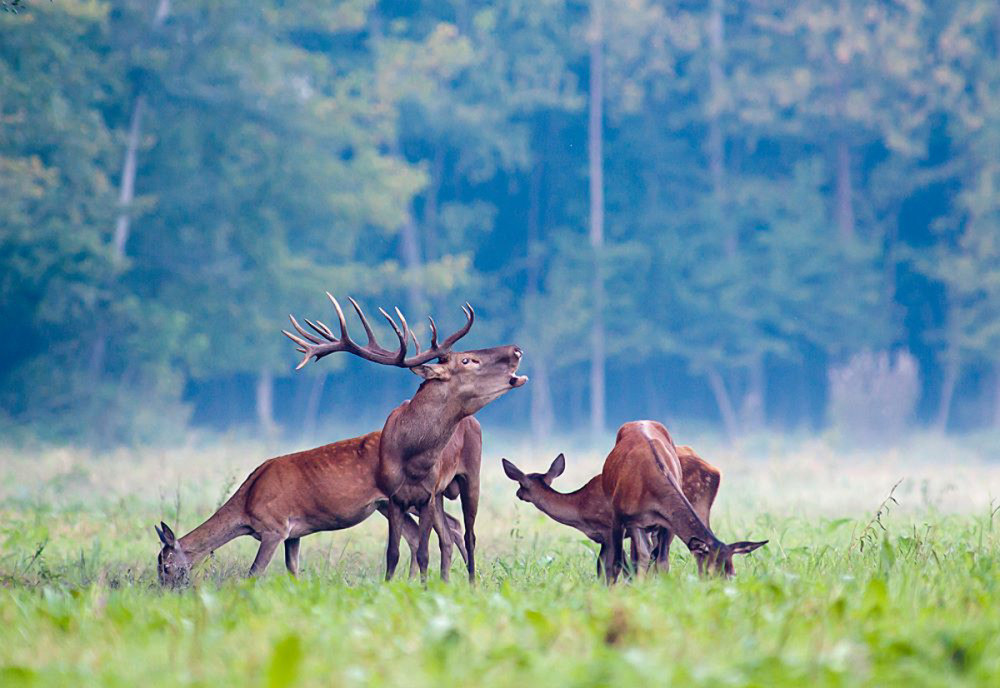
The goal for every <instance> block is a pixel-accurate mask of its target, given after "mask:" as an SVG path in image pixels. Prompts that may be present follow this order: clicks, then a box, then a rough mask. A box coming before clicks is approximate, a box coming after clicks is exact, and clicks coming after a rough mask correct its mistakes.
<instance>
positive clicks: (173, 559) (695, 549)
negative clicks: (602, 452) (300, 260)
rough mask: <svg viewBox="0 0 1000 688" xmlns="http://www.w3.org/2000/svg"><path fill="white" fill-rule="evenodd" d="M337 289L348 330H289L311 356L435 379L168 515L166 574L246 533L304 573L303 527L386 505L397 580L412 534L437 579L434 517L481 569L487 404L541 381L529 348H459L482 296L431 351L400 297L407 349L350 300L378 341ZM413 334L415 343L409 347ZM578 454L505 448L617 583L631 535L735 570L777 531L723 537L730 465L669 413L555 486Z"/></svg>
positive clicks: (526, 482)
mask: <svg viewBox="0 0 1000 688" xmlns="http://www.w3.org/2000/svg"><path fill="white" fill-rule="evenodd" d="M327 296H328V297H329V298H330V301H331V302H332V303H333V307H334V309H335V310H336V313H337V320H338V321H339V325H340V335H339V336H337V335H335V334H334V333H333V331H332V330H331V329H330V328H329V327H327V326H326V325H324V324H323V323H322V322H321V321H316V322H313V321H310V320H308V319H307V320H306V321H305V322H306V324H307V325H308V326H309V328H310V329H308V330H307V329H306V328H304V327H302V326H301V325H300V324H299V323H298V321H296V320H295V318H294V317H291V316H290V317H291V322H292V326H293V327H294V329H295V333H292V332H288V331H284V330H283V333H284V334H285V335H286V336H287V337H288V338H289V339H291V340H292V341H293V342H295V344H296V345H297V350H298V351H299V352H300V353H302V354H304V356H303V358H302V361H301V362H300V363H299V364H298V366H297V369H299V368H302V367H303V366H304V365H306V363H308V362H309V360H310V359H316V360H319V359H321V358H323V357H324V356H328V355H330V354H332V353H335V352H338V351H346V352H348V353H351V354H354V355H355V356H359V357H361V358H363V359H365V360H368V361H371V362H373V363H379V364H382V365H391V366H397V367H400V368H409V369H410V370H411V371H412V372H414V373H415V374H417V375H419V376H420V377H421V378H423V382H422V383H421V384H420V387H419V388H418V389H417V392H416V394H414V395H413V398H412V399H409V400H407V401H404V402H403V403H402V404H400V405H399V406H398V407H397V408H396V409H394V410H393V411H392V413H390V414H389V418H388V419H387V420H386V422H385V426H384V427H383V428H382V431H381V432H373V433H369V434H367V435H364V436H362V437H356V438H353V439H348V440H344V441H341V442H335V443H333V444H328V445H325V446H322V447H318V448H316V449H310V450H308V451H303V452H298V453H296V454H289V455H287V456H279V457H277V458H274V459H270V460H268V461H265V462H264V463H263V464H261V465H260V466H258V467H257V468H256V469H255V470H254V471H253V472H252V473H251V474H250V475H249V477H247V479H246V480H245V481H243V484H242V485H240V487H239V488H238V489H237V490H236V492H235V493H234V494H233V496H232V497H230V498H229V500H228V501H227V502H226V503H225V504H223V505H222V506H221V507H220V508H219V510H218V511H216V512H215V514H213V515H212V516H211V517H210V518H209V519H208V520H207V521H205V522H204V523H202V524H201V525H200V526H198V527H197V528H195V529H194V530H192V531H191V532H190V533H188V534H187V535H185V536H184V537H181V538H177V537H176V536H175V535H174V532H173V531H172V530H171V529H170V527H169V526H167V524H166V523H163V522H161V523H160V526H159V527H157V528H156V533H157V535H158V536H159V538H160V541H161V543H162V549H161V550H160V554H159V557H158V565H157V570H158V573H159V580H160V583H162V584H164V585H171V586H176V585H182V584H185V583H186V582H188V581H189V580H190V573H191V569H192V567H193V566H194V565H196V564H197V563H198V562H199V561H201V560H202V559H203V558H205V557H206V556H207V555H209V554H210V553H211V552H212V551H214V550H215V549H216V548H218V547H221V546H222V545H223V544H225V543H227V542H229V541H230V540H232V539H233V538H236V537H239V536H240V535H251V536H253V537H254V538H255V539H257V540H259V541H260V548H259V549H258V551H257V556H256V557H255V558H254V561H253V564H252V565H251V566H250V575H251V576H252V575H256V574H258V573H261V572H262V571H263V570H264V569H265V568H266V567H267V565H268V563H269V562H270V560H271V557H272V556H273V555H274V551H275V550H276V549H277V547H278V545H279V544H281V543H284V545H285V566H286V567H287V568H288V570H289V572H291V573H292V574H293V575H295V574H297V573H298V567H299V564H298V561H299V540H300V538H302V537H303V536H305V535H309V534H311V533H316V532H320V531H325V530H341V529H343V528H350V527H351V526H353V525H356V524H358V523H360V522H361V521H364V520H365V519H366V518H368V517H369V516H370V515H371V514H372V512H374V511H376V510H377V511H379V512H380V513H382V514H383V515H384V516H385V517H386V519H388V521H389V538H388V545H387V547H386V573H385V576H386V580H388V579H391V578H392V577H393V574H394V573H395V570H396V566H397V564H398V562H399V541H400V538H401V537H405V538H406V541H407V544H408V545H409V547H410V552H411V562H410V575H411V576H412V575H414V572H415V570H419V572H420V577H421V580H424V581H426V578H427V566H428V560H429V552H428V548H429V544H430V532H431V530H432V529H433V530H434V531H435V533H436V534H437V538H438V542H439V544H440V550H441V576H442V578H443V579H445V580H447V579H448V572H449V570H450V568H451V558H452V549H453V547H454V546H455V545H457V546H458V548H459V552H460V553H461V556H462V558H463V559H464V560H465V563H466V566H467V569H468V574H469V580H470V582H475V575H476V535H475V524H476V513H477V511H478V508H479V469H480V463H481V457H482V432H481V430H480V426H479V422H478V421H477V420H476V419H475V418H474V417H473V415H474V414H475V413H476V412H477V411H479V410H480V409H481V408H483V407H484V406H486V405H487V404H489V403H490V402H491V401H494V400H496V399H498V398H500V397H501V396H503V395H504V394H505V393H507V392H508V391H510V390H512V389H515V388H517V387H521V386H522V385H523V384H524V383H525V382H527V380H528V378H527V377H525V376H523V375H518V374H517V369H518V366H519V365H520V363H521V356H522V353H521V349H519V348H518V347H516V346H499V347H494V348H491V349H479V350H475V351H461V352H456V351H452V347H453V346H454V344H455V343H456V342H457V341H458V340H459V339H461V338H462V337H464V336H465V335H466V334H468V332H469V330H470V329H471V328H472V324H473V322H474V320H475V313H474V312H473V310H472V306H470V305H469V304H466V305H465V306H464V307H463V311H464V312H465V316H466V322H465V325H464V326H462V328H461V329H459V330H458V331H456V332H455V333H453V334H452V335H450V336H449V337H447V338H446V339H445V340H444V341H443V342H439V341H438V332H437V326H436V325H435V323H434V320H433V318H429V320H430V330H431V342H430V348H428V349H427V350H421V347H420V343H419V341H418V340H417V336H416V334H415V333H414V332H413V330H411V329H410V328H409V325H408V324H407V322H406V318H404V317H403V314H402V313H401V312H400V311H399V309H398V308H397V309H396V316H397V318H398V319H399V322H398V323H397V321H396V320H395V319H394V318H393V317H392V316H391V315H389V314H388V313H386V312H385V311H384V310H381V309H380V313H381V314H382V315H383V316H384V317H385V319H386V320H387V321H388V322H389V325H390V326H391V327H392V330H393V332H394V333H395V334H396V337H397V338H398V340H399V346H398V348H396V349H395V350H390V349H385V348H383V347H382V346H380V345H379V343H378V341H377V339H376V337H375V334H374V332H373V331H372V327H371V325H370V324H369V322H368V319H367V318H366V317H365V314H364V311H362V309H361V307H360V306H359V305H358V304H357V302H356V301H354V299H350V302H351V305H352V306H353V307H354V310H355V311H356V312H357V315H358V317H359V318H360V321H361V326H362V327H363V328H364V330H365V334H366V335H367V338H368V342H367V344H365V345H359V344H357V343H355V342H354V340H352V339H351V337H350V335H349V334H348V331H347V321H346V319H345V317H344V312H343V310H342V309H341V307H340V304H339V303H338V302H337V300H336V299H335V298H334V297H333V296H331V295H330V294H329V293H328V294H327ZM310 330H311V331H310ZM411 340H412V342H413V347H414V350H415V351H414V353H413V355H408V353H409V343H410V341H411ZM435 359H436V360H435ZM565 465H566V464H565V459H564V457H563V456H562V454H560V455H559V456H558V457H557V458H556V460H555V461H554V462H553V463H552V465H551V466H550V468H549V470H548V471H546V472H545V473H528V474H526V473H523V472H522V471H521V470H519V469H518V468H517V467H516V466H515V465H514V464H512V463H511V462H509V461H507V460H506V459H503V468H504V471H505V472H506V474H507V476H508V477H509V478H511V480H514V481H516V482H517V483H518V489H517V496H518V497H519V498H520V499H522V500H524V501H527V502H531V503H532V504H534V505H535V506H536V507H538V508H539V509H540V510H541V511H543V512H544V513H546V514H548V515H549V516H551V517H552V518H553V519H555V520H556V521H559V522H560V523H564V524H566V525H569V526H573V527H574V528H577V529H579V530H581V531H582V532H583V533H584V534H585V535H586V536H587V537H589V538H590V539H592V540H594V541H595V542H597V543H598V544H599V545H600V554H599V555H598V561H597V570H598V575H602V574H603V575H604V576H605V578H606V580H607V581H608V582H609V583H612V582H614V581H615V580H616V579H617V578H618V576H619V575H620V573H621V571H622V569H623V560H624V555H623V546H624V538H625V536H626V534H627V535H628V537H629V538H630V539H631V541H632V544H631V550H630V561H631V563H632V566H633V570H644V569H645V568H646V567H648V566H649V563H650V560H651V559H652V561H653V562H654V565H655V566H656V567H657V568H661V567H662V568H663V569H666V567H667V566H668V554H669V550H670V542H671V540H672V539H673V537H674V536H675V535H676V536H678V537H680V538H681V540H682V541H683V542H684V543H685V544H686V545H687V547H688V549H689V550H690V551H691V553H692V554H693V555H694V557H695V559H696V561H697V563H698V571H699V572H700V573H719V574H723V575H726V576H730V575H732V573H733V555H734V554H744V553H747V552H751V551H753V550H755V549H757V548H758V547H761V546H762V545H764V544H766V542H767V541H766V540H765V541H763V542H736V543H732V544H725V543H723V542H722V541H720V540H719V539H718V538H717V537H716V536H715V534H714V533H713V532H712V530H711V529H710V528H709V525H708V524H709V512H710V510H711V508H712V503H713V502H714V500H715V495H716V492H717V490H718V487H719V478H720V473H719V471H718V470H717V469H716V468H715V467H713V466H712V465H711V464H709V463H707V462H706V461H704V460H702V459H701V458H699V457H698V456H697V455H696V454H695V453H694V451H692V450H691V449H690V448H689V447H684V446H681V447H678V446H676V445H674V442H673V440H672V439H671V438H670V434H669V433H668V432H667V430H666V428H664V427H663V425H661V424H660V423H657V422H654V421H635V422H631V423H626V424H625V425H623V426H622V427H621V429H620V430H619V431H618V437H617V439H616V441H615V446H614V449H613V450H612V451H611V453H610V454H609V455H608V458H607V460H606V461H605V463H604V470H603V471H602V473H601V474H600V475H598V476H596V477H594V478H593V479H592V480H590V482H588V483H587V484H586V485H584V486H583V487H582V488H580V489H579V490H577V491H576V492H571V493H561V492H557V491H556V490H554V489H553V488H552V486H551V485H552V481H553V480H554V479H555V478H557V477H558V476H559V475H560V474H562V472H563V470H564V469H565ZM445 497H448V498H449V499H460V500H461V506H462V516H463V521H464V523H462V524H459V522H458V520H457V519H455V518H453V517H451V516H449V515H448V514H447V513H446V512H445V510H444V498H445ZM414 515H415V516H416V517H417V520H416V521H414V519H413V516H414ZM463 527H464V532H463Z"/></svg>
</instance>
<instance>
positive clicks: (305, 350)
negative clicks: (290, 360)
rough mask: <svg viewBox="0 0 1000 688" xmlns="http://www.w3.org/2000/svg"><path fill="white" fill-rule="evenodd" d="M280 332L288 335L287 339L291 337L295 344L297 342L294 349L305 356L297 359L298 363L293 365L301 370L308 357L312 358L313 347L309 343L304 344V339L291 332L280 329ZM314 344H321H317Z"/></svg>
mask: <svg viewBox="0 0 1000 688" xmlns="http://www.w3.org/2000/svg"><path fill="white" fill-rule="evenodd" d="M281 334H283V335H285V336H286V337H288V338H289V339H291V340H292V341H293V342H295V343H296V344H298V346H297V347H296V348H295V350H296V351H298V352H299V353H301V354H305V356H303V357H302V360H301V361H299V364H298V365H297V366H295V369H296V370H301V369H302V367H303V366H304V365H305V364H306V363H308V362H309V359H310V358H312V356H313V353H314V352H313V351H312V348H313V347H310V346H309V344H306V342H305V341H304V340H302V339H299V338H298V337H296V336H295V335H294V334H292V333H291V332H289V331H288V330H282V331H281ZM316 346H322V344H317V345H316Z"/></svg>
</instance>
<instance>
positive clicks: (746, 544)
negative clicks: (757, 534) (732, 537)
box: [729, 540, 768, 554]
mask: <svg viewBox="0 0 1000 688" xmlns="http://www.w3.org/2000/svg"><path fill="white" fill-rule="evenodd" d="M767 543H768V540H761V541H760V542H750V541H748V540H744V541H743V542H734V543H733V544H731V545H729V549H731V550H732V551H733V554H749V553H750V552H752V551H754V550H755V549H760V548H761V547H763V546H764V545H766V544H767Z"/></svg>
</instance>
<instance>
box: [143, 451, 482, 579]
mask: <svg viewBox="0 0 1000 688" xmlns="http://www.w3.org/2000/svg"><path fill="white" fill-rule="evenodd" d="M380 434H381V433H378V432H372V433H369V434H367V435H363V436H361V437H354V438H352V439H349V440H343V441H341V442H335V443H333V444H327V445H325V446H322V447H318V448H316V449H310V450H308V451H304V452H298V453H296V454H288V455H287V456H279V457H277V458H274V459H269V460H268V461H265V462H264V463H262V464H261V465H260V466H258V467H257V468H256V469H254V471H253V472H252V473H251V474H250V476H249V477H248V478H247V479H246V480H244V481H243V484H242V485H240V487H239V488H238V489H237V490H236V492H235V493H234V494H233V496H232V497H230V498H229V499H228V500H227V501H226V503H225V504H223V505H222V506H221V507H220V508H219V510H218V511H216V512H215V513H214V514H213V515H212V516H211V517H209V519H208V520H207V521H205V522H204V523H202V524H201V525H200V526H198V527H197V528H195V529H194V530H192V531H191V532H190V533H188V534H187V535H185V536H184V537H182V538H177V537H176V536H175V535H174V532H173V531H172V530H171V529H170V527H169V526H167V524H165V523H162V522H161V523H160V527H157V528H156V534H157V535H159V537H160V541H161V543H162V545H163V548H162V549H161V550H160V554H159V557H158V559H157V572H158V574H159V580H160V583H161V584H163V585H171V586H177V585H182V584H184V583H186V582H187V581H188V580H189V578H190V573H191V568H192V567H193V566H195V565H196V564H197V563H198V562H199V561H201V560H202V559H204V558H205V557H206V556H208V555H209V554H210V553H211V552H213V551H214V550H216V549H218V548H219V547H221V546H222V545H224V544H226V543H227V542H229V541H230V540H232V539H234V538H237V537H239V536H241V535H251V536H253V537H254V538H256V539H257V540H260V548H259V549H258V551H257V556H256V558H255V559H254V561H253V565H252V566H251V567H250V575H251V576H253V575H257V574H259V573H262V572H263V571H264V569H265V568H266V567H267V565H268V563H269V562H270V561H271V557H272V556H273V555H274V551H275V549H277V547H278V545H279V544H280V543H282V542H284V543H285V566H286V567H287V568H288V570H289V572H291V573H292V575H297V574H298V568H299V538H301V537H303V536H305V535H309V534H310V533H316V532H319V531H324V530H340V529H342V528H349V527H351V526H353V525H355V524H357V523H360V522H361V521H363V520H365V519H366V518H368V517H369V516H370V515H371V514H372V512H373V511H375V510H376V509H378V510H379V511H382V512H383V513H384V514H385V513H388V512H387V500H386V497H385V495H384V494H382V492H381V491H380V490H379V489H378V487H377V486H376V485H375V473H376V471H377V468H378V447H379V438H380ZM449 518H450V517H449ZM403 531H404V533H403V534H404V536H405V537H406V541H407V543H408V544H409V545H410V548H411V550H412V551H416V548H417V525H416V524H415V523H414V522H413V520H412V519H410V517H409V516H408V515H405V516H404V519H403ZM448 532H449V534H450V538H449V539H452V538H454V539H456V540H460V539H461V538H462V529H461V527H460V526H459V524H458V521H456V520H454V519H451V522H450V525H449V531H448ZM438 537H439V538H441V537H442V535H441V533H438ZM463 551H464V548H463Z"/></svg>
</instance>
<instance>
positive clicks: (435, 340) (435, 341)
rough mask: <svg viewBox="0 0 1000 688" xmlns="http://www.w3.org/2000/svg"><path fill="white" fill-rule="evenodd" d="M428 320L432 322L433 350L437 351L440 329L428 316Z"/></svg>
mask: <svg viewBox="0 0 1000 688" xmlns="http://www.w3.org/2000/svg"><path fill="white" fill-rule="evenodd" d="M427 319H428V320H430V321H431V348H432V349H436V348H438V328H437V325H435V324H434V318H432V317H431V316H429V315H428V316H427ZM417 353H420V352H417Z"/></svg>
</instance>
